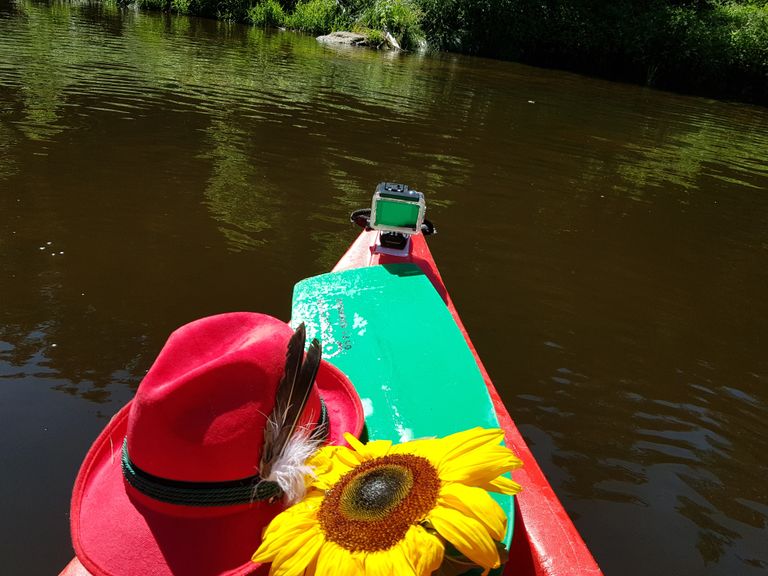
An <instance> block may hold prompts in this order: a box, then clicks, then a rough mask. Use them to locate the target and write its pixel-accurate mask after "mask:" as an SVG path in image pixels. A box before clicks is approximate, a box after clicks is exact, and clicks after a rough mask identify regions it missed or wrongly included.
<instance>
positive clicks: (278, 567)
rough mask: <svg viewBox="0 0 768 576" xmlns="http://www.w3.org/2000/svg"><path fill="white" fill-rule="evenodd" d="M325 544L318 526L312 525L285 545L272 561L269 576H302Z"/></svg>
mask: <svg viewBox="0 0 768 576" xmlns="http://www.w3.org/2000/svg"><path fill="white" fill-rule="evenodd" d="M324 542H325V537H324V536H323V533H322V531H321V530H320V526H318V525H314V526H312V527H311V528H309V529H308V530H305V531H304V532H303V533H302V534H301V535H299V536H297V537H296V538H295V539H294V540H293V541H291V542H289V543H286V544H285V545H284V546H283V547H282V549H281V550H280V551H279V552H278V553H277V555H276V556H275V559H274V560H272V566H270V569H269V574H270V576H302V575H303V574H304V572H305V570H306V568H307V567H308V566H309V565H310V564H312V563H313V562H314V560H315V558H316V557H317V554H318V552H320V548H321V547H322V545H323V543H324Z"/></svg>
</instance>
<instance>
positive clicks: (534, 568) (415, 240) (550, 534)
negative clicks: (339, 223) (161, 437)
mask: <svg viewBox="0 0 768 576" xmlns="http://www.w3.org/2000/svg"><path fill="white" fill-rule="evenodd" d="M378 234H379V233H378V232H376V231H373V230H369V231H364V232H362V233H361V234H360V236H359V237H358V238H357V240H356V241H355V242H354V243H353V244H352V246H351V247H350V248H349V250H348V251H347V253H346V254H345V255H344V256H343V257H342V258H341V260H340V261H339V262H338V264H336V267H335V268H334V270H333V271H334V272H340V271H344V270H352V269H357V268H363V267H368V266H375V265H378V264H398V263H411V264H415V265H417V266H418V267H419V268H421V270H422V271H423V272H424V274H425V275H426V276H427V277H428V278H429V279H430V280H431V282H432V284H433V285H434V287H435V289H436V290H437V292H438V294H439V295H440V296H441V297H442V299H443V301H444V302H445V304H446V305H447V307H448V309H449V311H450V313H451V315H452V316H453V319H454V320H455V322H456V325H457V326H458V328H459V329H460V331H461V333H462V334H463V336H464V338H465V339H466V342H467V345H468V346H469V349H470V350H471V352H472V354H473V355H474V358H475V360H476V362H477V366H478V368H479V370H480V372H481V374H482V376H483V379H484V380H485V384H486V386H487V388H488V392H489V394H490V397H491V400H492V402H493V406H494V409H495V412H496V417H497V419H498V422H499V424H500V425H501V427H502V428H503V429H504V431H505V434H506V444H507V446H509V447H510V448H512V450H513V451H514V452H515V453H516V454H517V455H518V456H519V457H520V459H521V460H522V461H523V464H524V466H523V467H522V468H521V469H518V470H516V471H515V472H514V476H513V477H514V479H515V480H516V481H517V482H518V483H520V484H521V485H522V486H523V487H524V489H523V491H522V492H521V493H520V494H518V495H517V496H516V497H515V504H514V506H515V523H514V532H513V536H512V543H511V546H510V554H509V561H508V562H507V564H506V567H505V569H504V574H505V575H509V576H513V575H514V576H566V575H567V576H597V575H600V574H602V572H601V570H600V568H599V567H598V565H597V563H596V562H595V560H594V558H593V557H592V554H591V553H590V552H589V549H588V548H587V546H586V544H585V543H584V541H583V540H582V538H581V536H580V535H579V533H578V531H577V530H576V528H575V526H574V525H573V522H572V521H571V519H570V518H569V517H568V514H567V513H566V512H565V510H564V509H563V506H562V504H561V503H560V501H559V500H558V498H557V496H556V495H555V493H554V491H553V490H552V487H551V486H550V484H549V482H548V481H547V479H546V477H545V476H544V474H543V472H542V471H541V468H539V466H538V464H537V463H536V459H535V458H534V456H533V454H532V453H531V451H530V449H529V448H528V446H527V445H526V443H525V440H523V437H522V436H521V434H520V432H519V430H518V429H517V427H516V426H515V423H514V422H513V421H512V418H511V417H510V415H509V412H508V411H507V409H506V407H505V406H504V404H503V403H502V401H501V398H500V397H499V394H498V392H497V391H496V388H495V387H494V385H493V383H492V382H491V379H490V377H489V376H488V373H487V371H486V370H485V367H484V366H483V363H482V361H481V360H480V358H479V356H478V355H477V351H476V350H475V348H474V346H473V344H472V341H471V340H470V338H469V335H468V334H467V332H466V329H465V328H464V325H463V324H462V322H461V319H460V317H459V315H458V313H457V312H456V308H455V307H454V305H453V302H452V301H451V298H450V296H449V294H448V291H447V290H446V288H445V285H444V284H443V281H442V278H441V277H440V273H439V271H438V269H437V266H436V265H435V261H434V259H433V257H432V254H431V252H430V250H429V247H428V246H427V243H426V240H425V238H424V236H423V235H421V234H418V235H416V236H413V237H412V238H411V242H410V244H409V251H408V255H407V256H400V255H397V256H395V255H391V254H382V253H378V252H377V250H376V249H375V246H376V240H377V235H378ZM60 576H90V574H89V572H88V571H87V570H86V569H85V568H84V567H83V566H82V565H81V564H80V562H79V561H78V560H77V558H75V559H73V560H72V561H71V562H70V563H69V564H68V565H67V567H66V568H64V570H63V571H62V572H61V574H60Z"/></svg>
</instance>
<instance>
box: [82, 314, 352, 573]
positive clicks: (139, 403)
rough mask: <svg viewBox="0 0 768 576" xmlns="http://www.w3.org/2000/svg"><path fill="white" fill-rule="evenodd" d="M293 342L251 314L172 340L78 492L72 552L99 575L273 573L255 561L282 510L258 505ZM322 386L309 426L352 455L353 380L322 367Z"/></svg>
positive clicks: (309, 411)
mask: <svg viewBox="0 0 768 576" xmlns="http://www.w3.org/2000/svg"><path fill="white" fill-rule="evenodd" d="M292 335H293V330H291V328H290V327H289V326H288V325H287V324H285V323H283V322H281V321H280V320H277V319H275V318H272V317H270V316H265V315H263V314H254V313H246V312H237V313H232V314H222V315H218V316H211V317H208V318H203V319H202V320H197V321H195V322H192V323H191V324H187V325H186V326H183V327H181V328H179V329H178V330H177V331H175V332H174V333H173V334H172V335H171V337H170V338H169V339H168V342H167V343H166V345H165V347H164V348H163V350H162V351H161V352H160V355H159V356H158V358H157V360H156V361H155V363H154V365H153V366H152V368H151V369H150V370H149V372H148V373H147V375H146V377H145V378H144V380H143V381H142V382H141V384H140V386H139V388H138V390H137V392H136V397H135V398H134V399H133V400H132V401H130V402H129V403H128V404H127V405H126V406H125V407H124V408H123V409H122V410H120V411H119V412H118V413H117V414H116V415H115V417H114V418H113V419H112V420H111V421H110V422H109V424H108V425H107V427H106V428H105V430H104V431H103V432H102V433H101V435H100V436H99V437H98V438H97V439H96V441H95V442H94V444H93V446H92V447H91V449H90V450H89V452H88V454H87V455H86V457H85V461H84V462H83V465H82V467H81V468H80V472H79V474H78V476H77V480H76V481H75V487H74V491H73V495H72V510H71V530H72V541H73V544H74V547H75V552H76V554H77V557H78V559H79V560H80V561H81V562H82V564H83V565H84V567H85V568H86V569H87V570H88V571H89V572H90V573H91V574H93V575H94V576H102V575H109V576H134V575H135V576H150V575H151V576H170V575H182V576H223V575H227V576H235V575H241V574H251V573H253V572H256V571H257V570H258V571H259V572H262V571H264V568H262V569H261V570H259V567H258V565H256V564H253V563H252V562H251V561H250V558H251V555H252V554H253V553H254V551H255V550H256V549H257V548H258V546H259V543H260V542H261V535H262V532H263V529H264V528H265V527H266V526H267V524H268V523H269V521H270V520H271V519H272V518H273V517H274V516H275V515H277V514H278V513H279V512H280V511H281V510H282V509H283V505H282V504H281V503H280V502H273V501H272V500H270V499H263V500H254V494H255V492H254V486H255V485H256V483H257V482H258V480H259V478H258V472H259V469H258V468H259V462H260V458H261V447H262V444H263V440H264V429H265V425H266V421H267V417H268V415H269V414H270V413H271V412H272V408H273V405H274V403H275V391H276V389H277V386H278V382H279V381H280V379H281V378H282V376H283V373H284V370H285V361H286V347H287V344H288V341H289V339H290V338H291V336H292ZM315 382H316V383H315V386H314V391H313V392H312V393H311V394H310V399H309V401H308V402H307V407H306V409H305V410H304V416H303V417H302V418H303V423H304V424H305V425H309V426H311V425H313V424H314V423H317V422H318V421H319V420H323V417H324V416H326V415H327V419H325V420H324V421H323V422H322V425H323V426H327V435H328V436H327V441H328V442H329V443H331V444H343V443H344V439H343V434H344V432H351V433H352V434H354V435H356V436H359V435H360V433H361V431H362V427H363V422H364V420H363V409H362V406H361V404H360V399H359V398H358V396H357V394H356V393H355V390H354V387H353V386H352V384H351V383H350V381H349V380H348V379H347V378H346V376H344V374H343V373H341V372H340V371H339V370H338V369H336V368H334V367H333V366H332V365H331V364H328V363H327V362H324V361H323V362H321V364H320V368H319V370H318V374H317V378H316V381H315ZM323 405H324V407H325V409H326V410H323V409H322V407H321V406H323ZM244 490H245V499H244V500H243V498H242V496H243V491H244ZM238 494H239V495H238Z"/></svg>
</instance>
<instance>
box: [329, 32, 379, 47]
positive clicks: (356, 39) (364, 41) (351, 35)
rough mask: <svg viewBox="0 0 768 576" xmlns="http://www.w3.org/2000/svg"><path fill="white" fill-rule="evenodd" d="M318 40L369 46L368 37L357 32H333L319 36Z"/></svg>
mask: <svg viewBox="0 0 768 576" xmlns="http://www.w3.org/2000/svg"><path fill="white" fill-rule="evenodd" d="M317 41H318V42H325V43H326V44H346V45H348V46H368V38H366V37H365V36H363V35H362V34H357V33H356V32H343V31H339V32H331V33H330V34H327V35H326V36H318V37H317Z"/></svg>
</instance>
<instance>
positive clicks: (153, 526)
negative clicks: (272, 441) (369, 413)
mask: <svg viewBox="0 0 768 576" xmlns="http://www.w3.org/2000/svg"><path fill="white" fill-rule="evenodd" d="M317 388H318V392H319V393H320V397H321V398H322V399H323V400H324V402H325V404H326V407H327V408H328V420H329V432H328V442H329V443H330V444H339V445H344V444H346V441H345V440H344V437H343V434H344V433H345V432H350V433H351V434H354V435H355V436H358V437H359V436H360V433H361V432H362V428H363V424H364V416H363V408H362V405H361V403H360V399H359V397H358V396H357V393H356V392H355V390H354V387H353V386H352V384H351V383H350V381H349V379H347V377H346V376H345V375H344V374H343V373H342V372H340V371H339V370H338V369H337V368H335V367H334V366H332V365H331V364H328V363H327V362H325V361H323V362H322V363H321V367H320V370H319V372H318V376H317ZM132 403H133V402H132V401H131V402H129V403H128V404H127V405H126V406H125V407H123V408H122V409H121V410H120V411H119V412H118V413H117V414H116V415H115V416H114V418H113V419H112V420H111V421H110V422H109V424H107V427H106V428H105V429H104V431H103V432H102V433H101V434H100V435H99V437H98V438H97V439H96V441H95V442H94V444H93V446H92V447H91V449H90V450H89V451H88V454H87V455H86V457H85V460H84V462H83V464H82V466H81V468H80V472H79V473H78V476H77V480H76V481H75V487H74V490H73V493H72V506H71V520H70V527H71V531H72V542H73V545H74V548H75V553H76V555H77V557H78V559H79V560H80V562H81V563H82V564H83V566H84V567H85V568H86V569H87V570H88V571H89V572H90V573H91V574H93V576H134V575H135V576H139V575H141V576H145V575H148V574H152V575H153V576H174V575H179V574H183V575H185V576H240V575H245V574H254V573H257V574H262V573H263V574H266V573H267V572H268V569H267V567H265V566H261V567H260V566H259V565H257V564H254V563H253V562H251V560H250V558H251V556H252V555H253V553H254V552H255V551H256V548H258V546H259V544H260V542H261V536H262V533H263V531H264V528H266V526H267V525H268V524H269V522H270V520H271V519H272V518H273V517H274V516H275V515H276V514H277V513H278V512H280V510H281V508H280V506H279V505H277V504H272V505H270V504H266V503H260V502H255V503H253V504H244V505H239V506H228V507H219V508H208V509H204V510H200V509H199V508H191V507H184V506H171V505H161V506H157V505H156V503H153V502H151V501H150V500H149V499H148V498H147V497H146V496H143V495H141V494H139V493H138V492H137V491H135V490H134V489H133V488H132V487H131V486H130V485H128V484H127V483H126V482H125V480H124V479H123V474H122V470H121V458H120V450H121V448H122V444H123V439H124V438H125V436H126V433H127V427H128V414H129V412H130V409H131V405H132Z"/></svg>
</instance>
